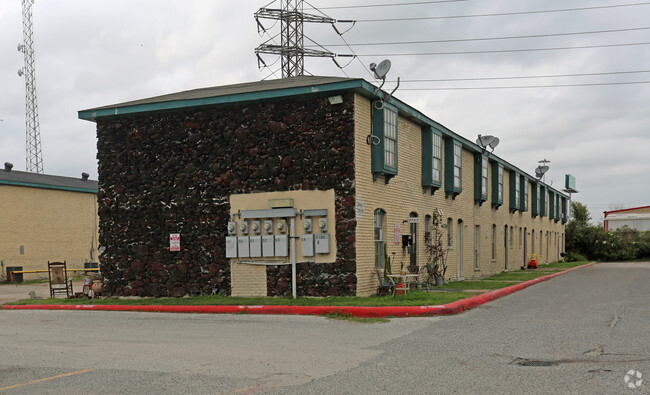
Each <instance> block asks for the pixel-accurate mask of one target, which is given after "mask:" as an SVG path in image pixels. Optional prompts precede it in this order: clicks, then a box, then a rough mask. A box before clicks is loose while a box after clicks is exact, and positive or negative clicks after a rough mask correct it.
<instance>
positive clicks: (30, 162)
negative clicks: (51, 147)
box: [18, 0, 43, 174]
mask: <svg viewBox="0 0 650 395" xmlns="http://www.w3.org/2000/svg"><path fill="white" fill-rule="evenodd" d="M32 5H34V0H23V43H22V44H18V51H20V52H23V53H24V54H25V67H24V68H22V69H20V70H18V75H19V76H22V75H24V76H25V115H26V122H25V123H26V126H27V128H26V129H27V138H26V142H27V147H26V158H25V168H26V171H27V172H29V173H37V174H42V173H43V153H42V151H41V132H40V125H39V122H38V104H37V102H36V84H35V71H36V70H35V67H34V39H33V37H32V36H33V31H32V27H33V24H32Z"/></svg>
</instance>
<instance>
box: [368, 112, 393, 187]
mask: <svg viewBox="0 0 650 395" xmlns="http://www.w3.org/2000/svg"><path fill="white" fill-rule="evenodd" d="M397 128H398V114H397V108H396V107H393V106H391V105H390V104H388V103H382V102H373V105H372V138H369V141H370V142H371V154H372V174H373V179H374V180H375V181H376V180H377V179H378V178H379V177H380V176H383V177H384V180H385V182H386V183H388V181H389V180H390V179H391V178H392V177H394V176H396V175H397V160H398V157H397V152H398V145H397V139H398V130H397Z"/></svg>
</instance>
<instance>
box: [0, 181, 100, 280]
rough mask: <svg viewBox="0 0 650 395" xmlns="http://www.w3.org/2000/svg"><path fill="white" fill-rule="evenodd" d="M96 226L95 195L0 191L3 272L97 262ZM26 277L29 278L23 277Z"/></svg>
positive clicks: (8, 188)
mask: <svg viewBox="0 0 650 395" xmlns="http://www.w3.org/2000/svg"><path fill="white" fill-rule="evenodd" d="M98 225H99V217H98V215H97V196H96V195H95V194H92V193H82V192H71V191H61V190H52V189H42V188H30V187H20V186H8V185H1V186H0V260H2V261H4V267H7V266H22V267H23V270H37V269H47V261H48V260H49V261H64V260H65V261H67V263H68V267H69V268H83V267H84V263H85V262H97V256H98V252H97V248H98ZM21 246H22V247H23V254H21V251H20V250H21ZM4 267H3V268H2V271H3V274H4V273H5V269H4ZM45 276H47V275H45ZM30 278H34V277H33V276H31V275H25V276H24V279H25V280H28V279H30Z"/></svg>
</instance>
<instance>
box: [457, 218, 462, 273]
mask: <svg viewBox="0 0 650 395" xmlns="http://www.w3.org/2000/svg"><path fill="white" fill-rule="evenodd" d="M456 256H457V257H458V274H457V277H458V278H459V279H462V278H463V220H460V219H459V220H458V252H457V253H456Z"/></svg>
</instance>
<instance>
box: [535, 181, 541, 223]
mask: <svg viewBox="0 0 650 395" xmlns="http://www.w3.org/2000/svg"><path fill="white" fill-rule="evenodd" d="M540 189H542V186H541V185H539V184H537V185H536V186H535V208H534V209H533V214H534V215H535V216H537V215H539V213H540V210H541V207H542V203H541V200H542V199H541V192H540Z"/></svg>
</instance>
